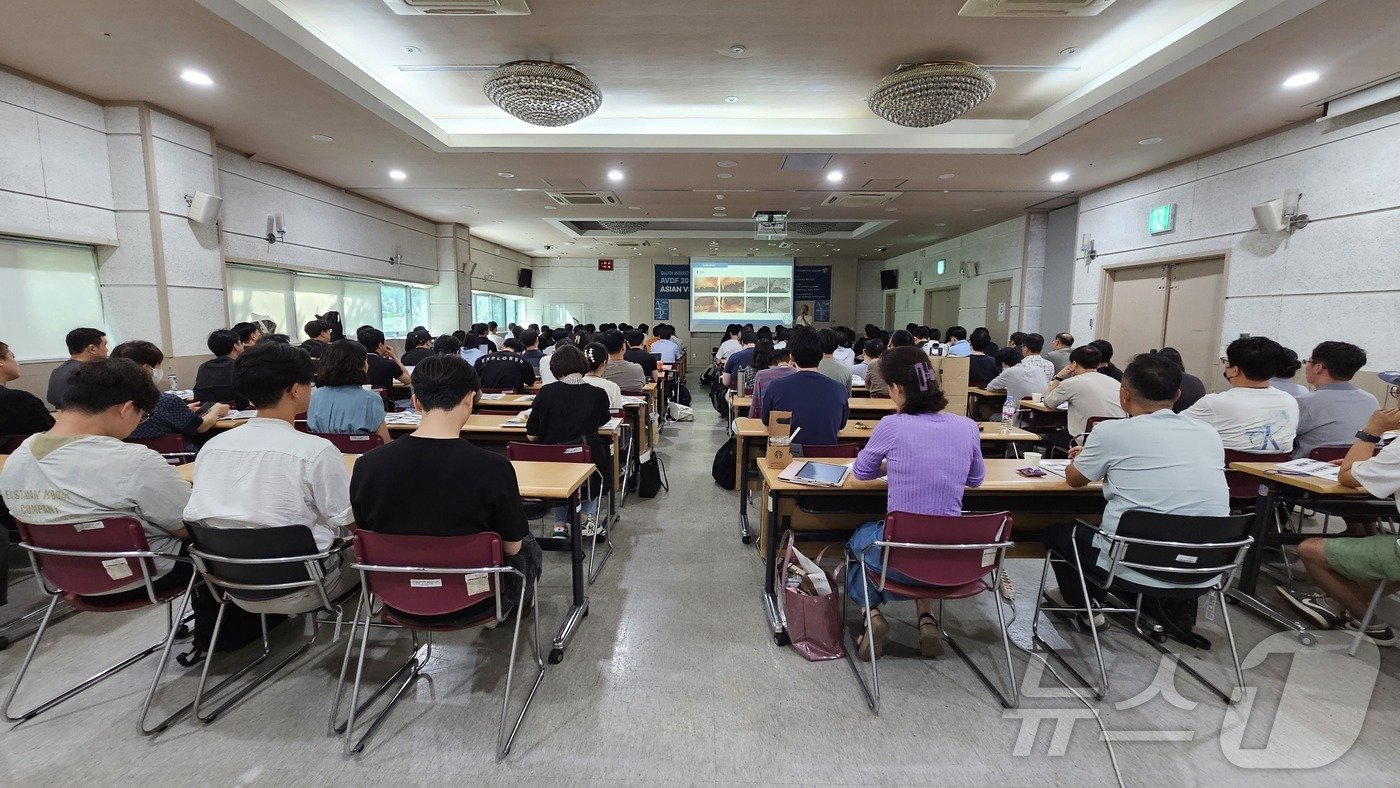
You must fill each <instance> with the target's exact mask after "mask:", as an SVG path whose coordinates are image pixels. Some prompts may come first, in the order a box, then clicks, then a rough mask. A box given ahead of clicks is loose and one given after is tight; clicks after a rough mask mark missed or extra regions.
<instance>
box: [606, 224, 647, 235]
mask: <svg viewBox="0 0 1400 788" xmlns="http://www.w3.org/2000/svg"><path fill="white" fill-rule="evenodd" d="M598 224H601V225H603V227H604V228H605V229H608V230H611V231H613V232H615V233H617V234H618V235H631V234H632V233H635V232H637V231H638V230H645V229H646V228H647V227H648V226H649V225H650V224H651V222H598Z"/></svg>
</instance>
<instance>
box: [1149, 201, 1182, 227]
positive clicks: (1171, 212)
mask: <svg viewBox="0 0 1400 788" xmlns="http://www.w3.org/2000/svg"><path fill="white" fill-rule="evenodd" d="M1175 229H1176V203H1173V202H1169V203H1167V204H1166V205H1158V206H1157V207H1155V208H1153V209H1152V210H1151V211H1150V212H1148V214H1147V232H1148V233H1149V234H1151V235H1161V234H1162V233H1169V232H1171V231H1172V230H1175Z"/></svg>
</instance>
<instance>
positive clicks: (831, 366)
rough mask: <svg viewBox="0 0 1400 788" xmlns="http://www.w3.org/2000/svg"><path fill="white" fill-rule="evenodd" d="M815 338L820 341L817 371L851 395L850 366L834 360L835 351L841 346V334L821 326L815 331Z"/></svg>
mask: <svg viewBox="0 0 1400 788" xmlns="http://www.w3.org/2000/svg"><path fill="white" fill-rule="evenodd" d="M817 340H818V341H819V342H821V347H822V360H821V363H820V364H818V365H817V371H818V372H820V373H822V374H823V375H826V376H827V377H829V378H831V379H832V380H834V381H836V382H837V383H840V384H841V387H842V388H844V389H845V390H846V396H847V397H850V396H851V368H850V367H849V366H847V365H845V364H842V363H841V362H840V361H837V360H836V357H835V355H834V354H835V353H836V351H837V350H838V349H840V347H841V335H840V334H838V333H836V330H835V329H831V328H823V329H822V330H821V331H820V332H818V333H817Z"/></svg>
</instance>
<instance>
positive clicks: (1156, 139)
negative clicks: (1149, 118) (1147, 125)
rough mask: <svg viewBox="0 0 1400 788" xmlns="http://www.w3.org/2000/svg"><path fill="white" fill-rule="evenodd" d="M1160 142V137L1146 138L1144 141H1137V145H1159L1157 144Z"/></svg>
mask: <svg viewBox="0 0 1400 788" xmlns="http://www.w3.org/2000/svg"><path fill="white" fill-rule="evenodd" d="M1161 141H1162V138H1161V137H1148V138H1147V139H1145V140H1138V144H1139V145H1156V144H1157V143H1159V142H1161Z"/></svg>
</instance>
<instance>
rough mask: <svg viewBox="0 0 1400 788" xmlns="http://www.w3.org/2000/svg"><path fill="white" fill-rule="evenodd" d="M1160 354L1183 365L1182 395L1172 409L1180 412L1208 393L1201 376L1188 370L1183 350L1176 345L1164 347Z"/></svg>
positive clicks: (1180, 365)
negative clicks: (1175, 346)
mask: <svg viewBox="0 0 1400 788" xmlns="http://www.w3.org/2000/svg"><path fill="white" fill-rule="evenodd" d="M1157 353H1158V355H1160V356H1162V357H1163V358H1165V359H1167V360H1168V361H1170V362H1172V363H1173V364H1175V365H1177V366H1178V367H1181V396H1180V397H1177V398H1176V404H1175V405H1172V411H1173V412H1176V413H1180V412H1182V411H1183V410H1186V409H1187V408H1189V407H1191V406H1192V405H1195V404H1196V401H1197V400H1199V399H1200V398H1201V397H1204V396H1205V395H1206V384H1205V382H1204V381H1202V380H1201V379H1200V378H1198V377H1196V376H1195V375H1192V374H1191V373H1190V372H1187V371H1186V362H1185V361H1182V359H1181V352H1180V351H1178V350H1177V349H1176V348H1174V347H1164V348H1162V349H1161V350H1159V351H1157Z"/></svg>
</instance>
